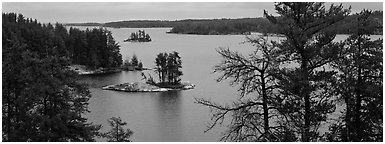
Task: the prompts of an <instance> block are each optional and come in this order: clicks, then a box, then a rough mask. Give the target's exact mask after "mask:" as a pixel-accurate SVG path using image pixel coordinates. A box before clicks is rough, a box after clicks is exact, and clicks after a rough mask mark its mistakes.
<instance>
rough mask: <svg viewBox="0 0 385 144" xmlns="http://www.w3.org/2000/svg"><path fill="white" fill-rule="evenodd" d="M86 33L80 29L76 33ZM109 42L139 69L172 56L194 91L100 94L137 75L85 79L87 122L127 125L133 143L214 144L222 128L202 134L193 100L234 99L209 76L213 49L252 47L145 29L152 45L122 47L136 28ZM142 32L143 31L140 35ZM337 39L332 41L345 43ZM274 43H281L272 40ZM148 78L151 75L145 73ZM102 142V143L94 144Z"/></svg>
mask: <svg viewBox="0 0 385 144" xmlns="http://www.w3.org/2000/svg"><path fill="white" fill-rule="evenodd" d="M79 28H81V29H85V27H79ZM109 30H111V31H112V34H113V37H114V38H115V40H116V41H117V42H119V44H120V46H121V50H120V52H121V54H122V56H123V59H129V58H131V57H132V56H133V54H136V56H137V57H138V59H139V60H141V61H142V63H143V65H144V67H149V68H153V67H155V64H154V61H155V57H156V55H157V54H158V53H160V52H167V53H169V52H172V51H177V52H179V53H180V56H181V58H182V65H183V68H182V71H183V76H182V80H183V81H190V82H192V83H194V84H196V88H195V89H192V90H186V91H173V92H155V93H149V92H142V93H129V92H117V91H108V90H102V89H101V87H102V86H105V85H110V84H118V83H125V82H136V81H142V80H141V78H142V77H141V72H120V73H114V74H105V75H99V76H84V77H83V81H84V82H86V83H88V84H89V85H90V91H91V93H92V98H91V99H90V101H89V103H90V104H89V110H90V111H91V113H88V114H86V117H87V118H88V119H89V121H90V122H93V123H94V124H102V125H103V128H102V131H108V130H109V129H110V127H109V125H108V122H107V119H108V118H110V117H121V118H122V120H123V121H126V122H127V123H128V124H127V127H126V128H130V129H131V130H132V131H133V132H134V135H133V136H132V137H131V140H133V141H137V142H146V141H148V142H151V141H196V142H199V141H218V140H219V138H220V134H221V132H223V131H224V128H223V127H216V128H215V129H213V130H211V131H209V132H207V133H204V132H203V131H204V130H205V129H206V125H207V122H209V121H210V110H209V108H207V107H205V106H202V105H198V104H195V103H194V98H206V99H210V100H213V101H215V102H218V103H229V102H231V101H232V100H235V99H236V98H237V94H238V93H237V87H231V86H230V85H229V83H228V82H221V83H217V82H216V78H217V77H218V76H219V74H214V73H213V67H214V66H215V65H217V64H219V63H220V62H221V60H222V59H221V57H220V56H219V55H218V54H217V52H216V49H218V48H219V47H228V48H230V49H232V50H237V51H240V52H241V53H248V52H251V51H252V50H253V46H251V45H249V44H242V42H243V41H244V40H245V36H242V35H222V36H215V35H213V36H203V35H179V34H178V35H177V34H166V31H169V30H170V29H169V28H145V29H144V30H145V31H146V33H148V34H149V35H150V36H151V38H152V42H149V43H126V42H123V40H124V39H126V38H127V37H128V36H130V34H131V32H137V31H138V30H140V29H137V28H121V29H114V28H109ZM141 30H143V28H142V29H141ZM345 38H346V36H344V35H339V36H338V37H337V39H345ZM273 39H274V40H279V39H282V38H278V37H273ZM144 73H149V74H152V76H153V77H155V78H156V75H155V73H154V72H153V71H144ZM98 140H99V141H105V140H104V139H98Z"/></svg>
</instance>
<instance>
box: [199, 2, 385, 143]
mask: <svg viewBox="0 0 385 144" xmlns="http://www.w3.org/2000/svg"><path fill="white" fill-rule="evenodd" d="M275 7H276V10H277V13H278V14H279V15H280V17H278V18H277V17H273V16H271V15H268V14H267V12H265V16H267V18H268V19H269V20H270V21H271V22H272V23H274V24H277V25H280V31H282V32H283V34H284V35H285V36H286V39H284V40H282V41H280V42H277V43H274V42H273V45H272V47H271V48H270V49H273V51H272V52H273V53H270V54H268V55H263V54H259V56H260V57H261V58H262V59H258V58H257V56H258V55H256V54H255V52H254V53H252V54H250V56H249V58H245V57H243V56H242V55H240V54H238V53H237V52H230V51H229V50H225V49H220V50H219V51H218V53H219V54H220V55H221V56H222V57H223V58H224V61H223V62H222V63H221V64H220V65H218V66H216V67H215V70H216V72H222V73H223V75H222V77H220V78H219V81H221V80H223V79H227V78H231V79H233V80H232V81H231V84H232V85H234V84H240V86H241V88H240V90H241V97H240V98H239V100H238V101H236V102H234V104H233V105H232V106H228V105H225V106H222V105H218V104H216V103H214V102H211V101H207V100H204V99H197V100H196V102H197V103H200V104H203V105H206V106H208V107H210V108H211V110H212V111H213V113H212V114H213V115H212V120H213V121H212V123H211V125H209V127H208V130H210V129H211V128H213V127H214V126H215V125H217V124H222V121H223V120H224V119H225V115H227V114H230V115H231V116H232V120H231V121H230V124H229V125H228V130H227V131H225V133H224V135H223V137H222V139H221V140H224V141H319V140H325V139H324V138H325V136H324V135H323V134H322V133H320V132H321V131H320V128H321V125H322V123H324V122H326V121H327V120H328V117H329V116H330V115H331V114H332V113H333V112H334V111H335V109H336V102H335V101H337V100H338V96H339V95H341V96H342V98H345V101H346V107H347V113H349V114H347V115H346V117H345V121H346V122H347V123H346V127H347V129H342V130H341V129H340V128H339V127H332V130H331V131H332V132H333V133H332V134H330V135H327V137H328V136H329V137H328V138H329V140H331V141H382V93H381V91H382V79H381V78H382V60H381V59H382V47H381V46H382V45H381V41H370V40H369V38H368V37H367V36H365V35H366V34H368V33H362V32H359V31H360V30H358V32H357V33H358V34H355V35H352V36H351V37H349V38H348V39H347V40H346V42H344V43H343V44H341V43H336V42H333V40H334V38H335V33H333V31H330V29H329V28H330V27H333V25H334V24H335V23H337V22H339V21H341V20H342V19H344V18H345V17H346V16H347V15H348V13H349V10H347V9H343V7H342V5H339V6H334V5H331V7H330V8H329V9H328V10H326V9H325V7H324V5H323V3H312V2H310V3H286V2H284V3H277V4H276V6H275ZM361 15H363V16H360V17H359V19H364V17H368V15H370V14H368V13H367V12H363V13H361ZM357 25H358V29H365V28H368V29H369V22H367V23H364V22H362V21H361V22H360V21H359V22H358V23H357ZM374 31H376V29H373V31H370V33H372V32H374ZM257 41H258V40H257ZM257 49H258V47H257ZM341 53H342V55H341ZM266 56H267V57H266ZM269 58H273V59H269ZM341 58H342V59H341ZM267 59H268V61H267ZM266 63H268V64H267V65H266V67H268V66H269V68H272V70H269V68H267V69H266V70H267V71H263V68H265V67H264V66H262V68H260V66H261V65H265V64H266ZM269 63H270V64H269ZM331 65H336V66H334V67H335V68H336V69H333V68H331ZM265 73H266V78H268V76H270V81H264V77H261V76H262V75H264V74H265ZM264 82H265V83H264ZM266 82H267V83H266ZM270 82H271V83H270ZM266 86H273V87H271V88H272V90H271V91H268V90H269V89H267V88H266ZM264 87H265V88H264ZM339 89H340V90H339ZM374 89H377V90H374ZM264 90H265V91H266V92H264ZM253 91H256V92H257V93H251V92H253ZM341 92H342V93H341ZM245 94H246V95H245ZM247 94H248V95H247ZM266 94H267V95H266ZM264 97H267V103H265V102H266V101H264V100H263V99H264ZM266 107H267V110H266V109H265V108H266ZM380 113H381V114H380ZM270 115H271V118H270ZM266 117H267V118H266ZM266 121H268V122H266ZM364 121H365V122H364ZM337 126H338V125H337ZM271 127H275V128H280V129H273V128H271ZM333 128H334V129H333ZM262 129H263V130H262ZM275 130H276V131H275ZM267 134H268V135H267ZM279 134H281V135H279ZM333 134H334V135H333ZM344 134H345V135H347V136H341V135H344ZM335 135H339V136H341V137H345V138H340V137H333V136H335ZM346 137H350V139H348V138H346ZM333 138H334V139H333Z"/></svg>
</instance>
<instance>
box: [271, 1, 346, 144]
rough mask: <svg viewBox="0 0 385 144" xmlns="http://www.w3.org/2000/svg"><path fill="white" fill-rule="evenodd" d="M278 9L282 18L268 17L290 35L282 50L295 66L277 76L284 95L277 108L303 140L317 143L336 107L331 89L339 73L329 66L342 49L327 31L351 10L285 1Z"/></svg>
mask: <svg viewBox="0 0 385 144" xmlns="http://www.w3.org/2000/svg"><path fill="white" fill-rule="evenodd" d="M275 9H276V11H277V13H278V14H279V15H280V17H278V18H276V17H273V16H271V15H268V14H267V12H265V15H266V16H267V18H268V19H269V21H270V22H272V23H274V24H278V25H279V26H280V28H281V31H282V32H283V34H284V35H285V36H286V40H283V41H282V42H281V44H280V45H279V46H278V47H279V48H280V50H281V53H282V58H283V59H285V61H286V63H291V64H293V65H294V66H293V67H291V68H289V67H285V68H282V69H281V70H280V74H278V75H277V78H278V79H279V82H278V85H280V89H282V94H281V95H280V96H278V97H277V99H279V103H276V105H275V107H277V108H278V109H279V110H280V113H281V114H283V115H285V116H286V124H287V125H289V126H290V127H291V128H292V130H293V131H295V132H296V134H297V136H298V137H300V140H301V141H305V142H306V141H315V140H317V139H318V137H319V133H318V128H319V126H320V123H321V122H322V121H325V120H326V117H327V115H328V114H329V113H331V112H333V110H334V107H335V105H334V104H333V103H332V100H333V99H332V96H333V94H332V93H331V90H330V89H332V86H331V85H332V84H333V75H334V74H335V71H333V70H326V68H325V66H327V65H328V64H330V63H331V62H333V61H335V60H336V59H337V53H338V51H339V47H338V45H337V44H335V43H333V42H332V40H333V39H334V37H335V34H334V33H332V32H328V31H326V28H328V27H330V26H331V25H333V24H335V23H336V22H338V21H340V20H342V19H343V18H344V17H346V16H347V14H348V12H349V10H346V9H343V7H342V5H339V6H334V5H331V6H330V8H329V10H326V9H325V6H324V4H323V3H314V2H294V3H289V2H282V3H277V4H276V5H275ZM295 65H298V66H295Z"/></svg>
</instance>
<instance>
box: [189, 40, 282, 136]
mask: <svg viewBox="0 0 385 144" xmlns="http://www.w3.org/2000/svg"><path fill="white" fill-rule="evenodd" d="M247 42H248V43H251V44H252V45H254V46H256V48H255V50H254V51H253V52H252V53H251V54H249V56H248V57H245V56H243V55H242V54H240V53H238V52H234V51H230V50H229V49H224V48H221V49H219V50H218V51H217V52H218V53H219V54H220V55H221V56H222V57H223V61H222V63H220V64H219V65H217V66H215V72H221V73H223V75H221V76H220V77H219V78H218V81H223V80H226V79H231V85H240V89H239V91H240V92H241V93H240V96H239V98H238V100H237V101H236V102H234V103H233V105H231V106H228V105H225V106H223V105H219V104H216V103H214V102H211V101H208V100H205V99H196V102H197V103H199V104H203V105H206V106H209V107H210V109H211V110H212V111H213V114H212V119H213V122H212V123H211V124H210V126H209V127H208V129H207V130H210V129H212V128H213V127H214V126H215V125H216V124H217V123H220V121H222V120H223V119H225V118H226V115H227V114H229V115H231V116H232V120H231V123H230V124H228V126H227V127H228V128H229V129H228V130H227V131H226V132H225V133H224V134H223V136H222V138H221V141H290V138H288V137H287V136H282V135H281V134H280V132H282V131H284V130H286V129H285V127H284V126H282V125H279V124H278V125H277V124H276V123H275V122H276V121H274V120H272V119H271V117H272V116H276V112H275V110H274V107H272V106H271V104H270V103H271V102H272V97H273V95H274V90H275V87H276V85H275V82H274V81H275V78H274V77H273V75H274V71H275V70H276V69H277V68H278V65H277V60H278V59H277V56H278V55H277V53H276V50H277V49H276V47H275V46H274V45H275V44H274V43H269V42H268V39H267V38H264V37H262V36H261V37H258V38H249V37H248V38H247ZM207 130H206V131H207ZM284 132H285V134H286V135H290V132H288V131H284Z"/></svg>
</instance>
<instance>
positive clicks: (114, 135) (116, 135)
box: [101, 117, 133, 142]
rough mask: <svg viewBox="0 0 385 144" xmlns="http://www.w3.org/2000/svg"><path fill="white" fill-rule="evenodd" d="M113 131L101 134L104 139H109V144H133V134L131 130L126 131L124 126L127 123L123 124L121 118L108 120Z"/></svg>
mask: <svg viewBox="0 0 385 144" xmlns="http://www.w3.org/2000/svg"><path fill="white" fill-rule="evenodd" d="M108 123H110V126H111V130H110V131H108V132H106V133H103V134H101V136H102V137H105V138H107V141H108V142H131V140H129V138H130V137H131V136H132V134H133V132H132V131H131V130H130V129H126V130H125V129H124V128H123V126H125V125H127V123H126V122H122V119H121V118H120V117H118V118H116V117H112V118H110V119H109V120H108Z"/></svg>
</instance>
